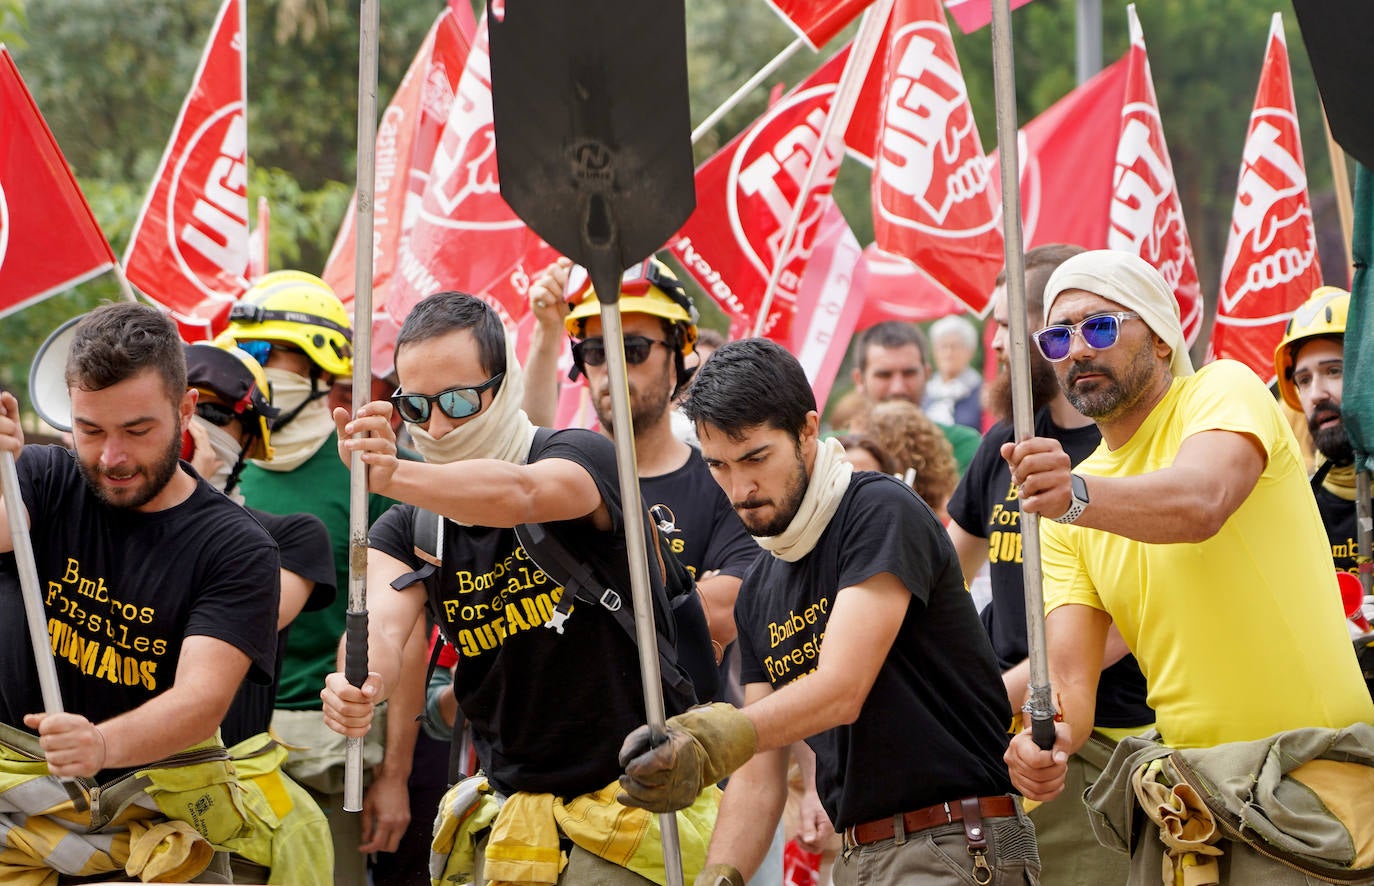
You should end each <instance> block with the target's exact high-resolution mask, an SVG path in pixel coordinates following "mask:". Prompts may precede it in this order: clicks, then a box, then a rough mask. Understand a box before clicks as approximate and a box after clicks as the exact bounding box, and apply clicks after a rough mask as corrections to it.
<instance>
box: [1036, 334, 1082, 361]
mask: <svg viewBox="0 0 1374 886" xmlns="http://www.w3.org/2000/svg"><path fill="white" fill-rule="evenodd" d="M1034 338H1035V343H1036V345H1038V346H1039V347H1040V353H1041V354H1043V355H1044V356H1045V359H1046V360H1051V361H1058V360H1063V359H1064V358H1065V357H1067V356H1069V342H1070V340H1071V339H1072V338H1073V331H1072V330H1070V329H1069V327H1067V326H1046V327H1045V328H1044V329H1042V330H1040V331H1039V332H1037V333H1036V334H1035V335H1034Z"/></svg>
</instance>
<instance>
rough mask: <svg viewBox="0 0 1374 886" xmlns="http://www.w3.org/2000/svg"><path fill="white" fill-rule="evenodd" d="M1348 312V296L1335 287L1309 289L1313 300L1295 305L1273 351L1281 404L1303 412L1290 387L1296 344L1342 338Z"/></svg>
mask: <svg viewBox="0 0 1374 886" xmlns="http://www.w3.org/2000/svg"><path fill="white" fill-rule="evenodd" d="M1349 313H1350V293H1348V292H1346V291H1345V290H1344V289H1341V288H1339V287H1336V286H1321V287H1318V288H1317V289H1314V290H1312V297H1311V298H1309V299H1308V300H1307V301H1305V302H1303V303H1302V304H1300V305H1298V308H1297V310H1295V311H1294V312H1293V316H1292V317H1290V318H1289V319H1288V325H1287V326H1286V327H1284V330H1283V338H1281V339H1279V345H1278V347H1277V348H1275V349H1274V374H1275V375H1276V376H1278V382H1279V395H1280V396H1282V397H1283V402H1285V403H1287V404H1288V405H1289V406H1291V407H1293V408H1294V409H1296V410H1298V411H1299V412H1301V411H1302V401H1300V400H1299V399H1298V389H1297V387H1296V386H1294V384H1293V355H1294V354H1296V353H1297V350H1298V349H1297V347H1296V345H1299V344H1301V343H1302V342H1305V341H1307V340H1308V339H1309V338H1318V337H1322V336H1326V337H1330V338H1344V337H1345V320H1346V315H1348V314H1349Z"/></svg>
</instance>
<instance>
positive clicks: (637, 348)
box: [572, 335, 673, 368]
mask: <svg viewBox="0 0 1374 886" xmlns="http://www.w3.org/2000/svg"><path fill="white" fill-rule="evenodd" d="M654 345H663V346H664V347H665V348H667V349H668V350H670V351H671V350H672V349H673V346H672V345H670V344H669V343H668V342H666V341H662V340H660V339H657V338H648V337H646V336H643V335H627V336H625V362H626V363H628V364H629V365H631V366H638V365H639V364H641V363H643V362H644V361H645V360H648V359H649V352H650V351H651V350H653V347H654ZM572 355H573V363H575V364H576V365H577V366H578V368H581V367H583V366H604V365H605V364H606V342H605V341H604V340H602V339H601V338H600V337H597V338H584V339H582V341H580V342H576V343H575V344H573V346H572Z"/></svg>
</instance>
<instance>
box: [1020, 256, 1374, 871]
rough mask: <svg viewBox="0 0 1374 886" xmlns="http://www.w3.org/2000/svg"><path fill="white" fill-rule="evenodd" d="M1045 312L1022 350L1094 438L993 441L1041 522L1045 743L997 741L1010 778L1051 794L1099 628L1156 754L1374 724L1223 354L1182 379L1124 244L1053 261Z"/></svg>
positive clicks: (1087, 708)
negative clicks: (1049, 694)
mask: <svg viewBox="0 0 1374 886" xmlns="http://www.w3.org/2000/svg"><path fill="white" fill-rule="evenodd" d="M1044 305H1045V307H1044V310H1045V327H1044V328H1042V329H1041V330H1040V331H1039V332H1037V333H1036V334H1035V336H1034V339H1035V343H1036V346H1037V347H1038V348H1039V349H1040V352H1041V353H1042V354H1043V355H1044V356H1045V358H1046V359H1047V360H1049V361H1050V362H1051V363H1053V365H1054V367H1055V372H1056V375H1057V376H1058V379H1059V383H1060V386H1061V388H1063V390H1064V393H1065V395H1066V396H1067V397H1068V399H1069V401H1070V402H1071V403H1073V405H1074V407H1075V408H1076V409H1078V411H1079V412H1082V413H1083V414H1084V415H1087V416H1090V417H1091V418H1093V420H1094V421H1095V422H1096V423H1097V425H1098V427H1099V428H1100V429H1101V431H1102V444H1101V446H1100V447H1099V448H1098V449H1097V451H1096V452H1094V453H1093V454H1092V455H1091V456H1089V457H1088V458H1087V459H1086V460H1084V461H1083V462H1081V463H1080V464H1079V465H1078V467H1077V468H1076V469H1073V470H1071V469H1070V464H1069V457H1068V456H1067V455H1066V454H1065V453H1064V452H1063V449H1062V447H1060V445H1059V443H1058V442H1057V441H1054V440H1049V439H1045V438H1035V437H1032V438H1029V439H1027V440H1024V441H1022V442H1021V443H1008V444H1006V445H1005V446H1004V447H1003V453H1002V454H1003V457H1005V458H1006V459H1007V461H1008V463H1009V464H1010V465H1011V468H1012V474H1013V477H1014V478H1015V480H1016V482H1017V484H1018V486H1019V488H1020V490H1021V510H1022V511H1023V512H1027V513H1037V514H1040V515H1041V516H1043V517H1046V518H1047V519H1046V520H1044V521H1042V522H1041V524H1040V525H1041V537H1042V548H1043V551H1042V555H1043V560H1044V586H1045V609H1046V612H1047V613H1048V615H1047V617H1046V639H1047V647H1048V650H1049V659H1050V674H1051V680H1052V682H1053V685H1054V690H1055V694H1056V697H1057V698H1058V699H1059V701H1060V704H1061V710H1062V713H1063V716H1064V722H1062V723H1059V724H1057V726H1056V731H1057V733H1058V737H1057V740H1056V743H1055V748H1054V750H1053V751H1052V752H1047V751H1041V750H1040V749H1039V748H1037V747H1036V746H1035V744H1034V742H1033V741H1032V740H1031V737H1030V735H1029V733H1023V734H1022V735H1019V736H1017V737H1016V738H1015V739H1014V740H1013V742H1012V745H1011V748H1010V749H1009V750H1008V752H1007V763H1008V767H1009V769H1010V771H1011V776H1012V781H1013V783H1014V784H1015V785H1016V786H1017V787H1018V788H1019V789H1020V790H1021V791H1022V792H1023V793H1024V794H1025V795H1026V796H1027V797H1031V798H1033V799H1042V800H1043V799H1049V798H1051V797H1053V796H1055V795H1057V794H1058V793H1059V792H1060V790H1062V787H1063V773H1064V761H1065V759H1066V758H1067V755H1068V754H1070V753H1072V752H1073V751H1075V750H1076V749H1077V748H1078V747H1079V746H1080V745H1081V744H1082V743H1083V742H1084V741H1085V740H1086V738H1087V736H1088V734H1089V733H1090V731H1091V729H1092V721H1093V705H1094V693H1095V690H1096V684H1097V679H1098V675H1099V672H1100V670H1101V668H1100V661H1099V659H1100V657H1101V654H1102V641H1103V639H1104V638H1105V636H1106V632H1107V628H1108V626H1109V625H1111V624H1113V623H1115V624H1116V626H1117V628H1118V629H1119V630H1120V632H1121V635H1122V636H1123V637H1124V638H1125V641H1126V644H1127V646H1128V647H1129V648H1130V649H1131V651H1132V652H1133V653H1134V654H1135V656H1136V657H1137V659H1138V660H1139V662H1140V666H1141V670H1142V672H1143V673H1144V674H1145V677H1146V680H1147V682H1148V684H1149V695H1148V701H1149V704H1150V706H1151V707H1153V708H1154V709H1155V712H1156V716H1157V725H1158V729H1159V731H1160V733H1161V736H1162V739H1163V741H1164V743H1165V744H1167V745H1169V746H1171V747H1175V748H1197V747H1211V746H1214V745H1217V744H1222V743H1226V742H1238V741H1247V740H1253V739H1260V738H1264V737H1266V736H1269V735H1272V734H1275V733H1278V732H1282V731H1286V730H1291V729H1298V728H1302V727H1310V726H1317V727H1332V728H1338V727H1343V726H1348V725H1350V724H1352V723H1356V722H1374V704H1371V701H1370V697H1369V693H1368V691H1367V690H1366V689H1365V686H1364V682H1363V680H1362V678H1361V675H1360V672H1359V669H1358V667H1357V665H1356V663H1355V658H1354V651H1353V648H1352V647H1351V645H1350V643H1349V642H1348V639H1347V636H1348V635H1347V633H1346V628H1345V624H1344V617H1343V611H1342V607H1341V600H1340V593H1339V591H1338V589H1337V587H1336V583H1335V576H1334V573H1333V572H1332V570H1331V565H1330V562H1331V561H1330V552H1329V550H1328V549H1327V545H1326V540H1325V533H1324V531H1323V529H1322V523H1321V519H1320V516H1319V515H1318V512H1317V508H1316V504H1315V502H1314V501H1313V498H1312V494H1311V492H1310V490H1309V489H1308V487H1307V477H1306V472H1305V470H1304V466H1303V463H1302V459H1301V455H1300V454H1299V451H1298V447H1297V443H1296V441H1295V440H1294V437H1293V433H1292V431H1291V429H1290V428H1289V427H1288V425H1287V423H1286V422H1285V421H1284V419H1283V417H1282V415H1281V414H1280V412H1279V410H1278V407H1277V405H1276V404H1275V402H1274V399H1273V397H1272V396H1271V395H1270V394H1269V392H1268V391H1267V390H1266V388H1265V387H1264V384H1263V382H1261V381H1260V380H1259V379H1258V378H1257V377H1256V376H1255V375H1254V374H1253V373H1252V372H1251V371H1250V370H1249V369H1247V368H1246V367H1245V366H1243V365H1241V364H1239V363H1234V362H1231V361H1227V360H1221V361H1217V362H1216V363H1213V364H1211V365H1209V366H1207V367H1205V368H1204V369H1203V370H1202V371H1201V372H1198V373H1196V374H1194V372H1193V368H1192V365H1191V363H1190V361H1189V358H1188V354H1187V350H1186V346H1185V343H1184V339H1183V333H1182V329H1181V327H1180V325H1179V317H1178V306H1177V302H1176V301H1175V299H1174V297H1173V294H1172V292H1171V290H1170V288H1169V286H1168V285H1167V284H1166V283H1165V281H1164V279H1163V277H1161V276H1160V274H1159V273H1158V272H1157V271H1156V270H1155V269H1154V268H1152V267H1150V266H1149V265H1148V264H1147V263H1146V262H1144V261H1142V260H1141V259H1139V258H1137V257H1135V256H1133V255H1130V254H1128V253H1124V252H1115V251H1110V250H1097V251H1092V252H1086V253H1083V254H1081V255H1078V256H1074V257H1073V258H1070V259H1069V260H1067V261H1065V262H1064V263H1063V264H1062V265H1061V266H1060V267H1059V269H1058V270H1057V271H1056V272H1055V273H1054V275H1053V276H1052V277H1051V278H1050V281H1049V283H1048V284H1047V285H1046V289H1045V297H1044ZM1052 521H1053V522H1052ZM1144 842H1148V841H1142V843H1144ZM1133 867H1134V866H1133ZM1154 870H1155V871H1158V870H1159V868H1158V867H1155V869H1154ZM1133 882H1134V881H1133Z"/></svg>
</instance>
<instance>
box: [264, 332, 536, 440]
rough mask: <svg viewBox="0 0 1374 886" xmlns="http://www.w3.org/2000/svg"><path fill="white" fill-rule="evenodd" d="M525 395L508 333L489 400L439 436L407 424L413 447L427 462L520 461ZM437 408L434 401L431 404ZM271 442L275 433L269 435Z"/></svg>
mask: <svg viewBox="0 0 1374 886" xmlns="http://www.w3.org/2000/svg"><path fill="white" fill-rule="evenodd" d="M524 396H525V375H524V370H522V369H521V368H520V363H519V362H518V361H517V360H516V359H515V348H514V347H513V346H512V344H511V336H510V335H509V334H507V336H506V375H505V377H504V378H502V379H501V386H500V388H499V389H498V390H497V392H496V396H495V397H493V398H492V401H491V404H490V405H488V406H487V408H486V409H484V410H482V412H480V413H478V414H477V417H476V418H473V419H472V420H470V421H469V422H467V423H466V424H464V425H462V426H460V427H456V428H454V429H453V430H451V431H449V432H448V433H447V434H445V435H444V436H442V437H438V438H435V437H432V436H430V433H429V431H427V430H425V429H424V428H423V427H421V426H420V425H411V426H410V438H411V440H412V441H413V442H414V444H415V450H416V451H417V452H419V453H420V455H421V456H423V457H424V460H425V461H427V462H429V463H430V464H448V463H449V462H454V461H467V460H468V459H474V458H494V459H499V460H500V461H506V462H510V463H511V464H517V465H522V464H524V463H525V460H526V459H527V458H528V457H529V454H530V444H531V443H532V442H534V425H533V424H532V423H531V422H530V420H529V417H528V416H526V415H525V410H523V409H521V408H520V406H521V403H522V402H523V400H524ZM431 408H433V409H438V408H439V406H438V404H433V405H432V406H431ZM272 442H273V444H275V443H276V436H275V435H273V438H272Z"/></svg>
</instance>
